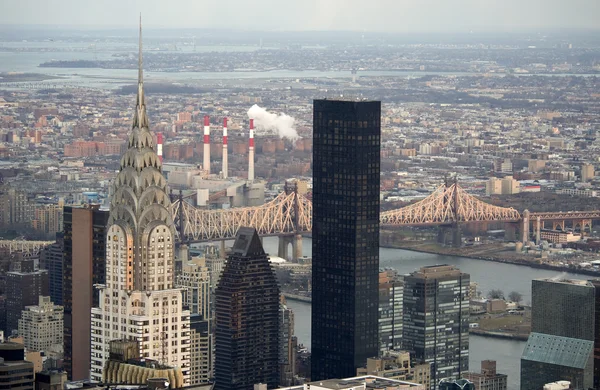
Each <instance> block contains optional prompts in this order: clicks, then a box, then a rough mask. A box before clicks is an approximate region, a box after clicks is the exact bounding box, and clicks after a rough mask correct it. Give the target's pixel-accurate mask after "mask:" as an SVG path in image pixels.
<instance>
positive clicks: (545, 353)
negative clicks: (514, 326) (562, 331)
mask: <svg viewBox="0 0 600 390" xmlns="http://www.w3.org/2000/svg"><path fill="white" fill-rule="evenodd" d="M593 350H594V342H593V341H590V340H582V339H572V338H569V337H561V336H554V335H548V334H543V333H535V332H534V333H531V335H529V340H527V345H526V346H525V350H524V351H523V355H522V356H521V358H522V359H524V360H531V361H534V362H540V363H548V364H556V365H559V366H565V367H573V368H579V369H584V368H585V366H586V365H587V362H588V359H589V357H590V355H591V354H592V352H593Z"/></svg>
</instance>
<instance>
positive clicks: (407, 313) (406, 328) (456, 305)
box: [402, 265, 470, 389]
mask: <svg viewBox="0 0 600 390" xmlns="http://www.w3.org/2000/svg"><path fill="white" fill-rule="evenodd" d="M469 284H470V276H469V274H466V273H463V272H461V271H460V270H459V269H458V268H455V267H453V266H450V265H435V266H430V267H423V268H421V269H420V270H419V271H416V272H413V273H412V274H410V275H408V276H406V277H405V278H404V324H403V340H402V343H403V347H404V349H406V350H408V351H410V352H412V353H413V356H414V357H415V359H417V360H418V361H424V362H426V363H430V364H431V389H435V388H436V385H437V384H438V383H439V381H440V380H442V379H445V378H454V379H458V378H460V377H461V375H462V373H463V372H466V371H468V370H469V298H468V294H469Z"/></svg>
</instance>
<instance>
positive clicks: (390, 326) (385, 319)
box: [379, 270, 404, 355]
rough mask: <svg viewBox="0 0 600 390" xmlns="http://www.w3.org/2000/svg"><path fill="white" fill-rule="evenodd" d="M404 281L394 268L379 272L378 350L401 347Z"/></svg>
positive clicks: (384, 350)
mask: <svg viewBox="0 0 600 390" xmlns="http://www.w3.org/2000/svg"><path fill="white" fill-rule="evenodd" d="M403 300H404V282H403V281H402V277H401V276H400V275H399V274H398V272H397V271H396V270H385V271H383V272H380V273H379V352H380V353H381V354H382V355H383V354H385V353H386V352H387V351H398V350H401V349H402V323H403V318H402V317H403V310H402V303H403Z"/></svg>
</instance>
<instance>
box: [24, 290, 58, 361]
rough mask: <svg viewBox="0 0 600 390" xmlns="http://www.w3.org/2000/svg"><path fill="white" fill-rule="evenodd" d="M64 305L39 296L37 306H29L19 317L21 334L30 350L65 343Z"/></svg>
mask: <svg viewBox="0 0 600 390" xmlns="http://www.w3.org/2000/svg"><path fill="white" fill-rule="evenodd" d="M63 314H64V313H63V307H62V306H57V305H55V304H54V303H52V301H51V300H50V297H44V296H41V295H40V296H39V304H38V305H37V306H27V307H26V308H25V310H23V313H22V314H21V318H20V319H19V336H21V337H23V344H24V345H25V347H26V348H27V349H28V350H30V351H47V352H48V351H49V350H50V348H52V347H53V346H55V345H62V343H63V332H64V330H63Z"/></svg>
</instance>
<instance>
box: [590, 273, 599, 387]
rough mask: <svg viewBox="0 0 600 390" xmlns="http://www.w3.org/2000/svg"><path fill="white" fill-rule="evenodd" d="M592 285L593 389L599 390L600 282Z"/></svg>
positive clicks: (596, 280)
mask: <svg viewBox="0 0 600 390" xmlns="http://www.w3.org/2000/svg"><path fill="white" fill-rule="evenodd" d="M591 282H592V284H593V285H594V294H595V295H594V297H595V299H594V321H595V326H594V389H600V280H598V279H595V280H592V281H591Z"/></svg>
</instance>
